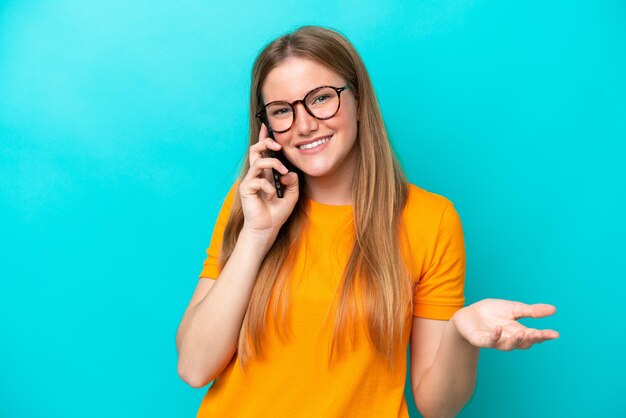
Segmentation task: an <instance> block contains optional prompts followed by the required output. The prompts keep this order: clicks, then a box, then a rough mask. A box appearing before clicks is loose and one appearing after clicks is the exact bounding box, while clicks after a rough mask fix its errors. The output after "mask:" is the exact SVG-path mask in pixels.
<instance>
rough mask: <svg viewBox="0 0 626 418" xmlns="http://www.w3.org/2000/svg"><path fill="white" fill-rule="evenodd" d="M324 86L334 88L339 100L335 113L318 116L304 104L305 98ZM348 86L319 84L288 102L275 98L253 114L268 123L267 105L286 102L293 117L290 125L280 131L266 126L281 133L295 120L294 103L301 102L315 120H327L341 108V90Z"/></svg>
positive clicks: (348, 86)
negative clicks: (322, 116) (302, 95)
mask: <svg viewBox="0 0 626 418" xmlns="http://www.w3.org/2000/svg"><path fill="white" fill-rule="evenodd" d="M325 88H331V89H333V90H335V91H336V92H337V100H338V101H339V103H338V104H337V110H335V113H333V114H332V115H330V116H328V117H326V118H318V117H317V116H315V115H314V114H313V112H312V111H311V109H309V107H308V106H307V105H306V98H307V97H309V95H311V94H313V93H315V92H317V91H319V90H321V89H325ZM349 88H350V84H346V85H345V86H343V87H334V86H320V87H316V88H314V89H313V90H311V91H310V92H308V93H307V94H305V95H304V97H303V98H302V99H300V100H294V101H293V102H291V103H289V102H288V101H285V100H275V101H273V102H269V103H267V104H266V105H265V106H263V108H262V109H261V110H259V111H258V112H257V113H256V115H255V116H256V117H257V119H259V120H260V121H261V122H264V123H265V124H266V125H269V122H268V120H269V119H268V117H267V107H268V106H270V105H274V104H277V103H281V104H286V105H288V106H289V107H291V110H292V115H293V117H292V119H291V125H289V128H287V129H284V130H282V131H277V130H274V129H271V127H270V126H267V128H268V129H270V130H271V131H272V132H276V133H278V134H280V133H283V132H287V131H288V130H290V129H291V128H292V127H293V124H294V123H295V122H296V105H297V104H298V103H302V107H304V110H306V112H307V113H308V114H309V115H311V116H313V117H314V118H315V119H317V120H328V119H330V118H332V117H334V116H335V115H336V114H337V112H339V109H340V108H341V92H342V91H344V90H347V89H349Z"/></svg>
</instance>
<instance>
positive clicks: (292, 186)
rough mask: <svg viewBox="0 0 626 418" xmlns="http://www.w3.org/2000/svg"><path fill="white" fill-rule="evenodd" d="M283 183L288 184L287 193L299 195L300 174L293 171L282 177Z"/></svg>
mask: <svg viewBox="0 0 626 418" xmlns="http://www.w3.org/2000/svg"><path fill="white" fill-rule="evenodd" d="M281 181H282V183H283V184H284V185H285V186H286V190H285V194H286V195H294V194H295V195H296V196H297V195H298V192H299V190H298V181H299V179H298V174H296V173H295V172H293V171H291V172H289V173H287V174H285V175H284V176H282V178H281Z"/></svg>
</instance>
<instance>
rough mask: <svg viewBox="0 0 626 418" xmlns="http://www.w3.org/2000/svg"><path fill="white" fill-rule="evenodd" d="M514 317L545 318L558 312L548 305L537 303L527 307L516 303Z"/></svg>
mask: <svg viewBox="0 0 626 418" xmlns="http://www.w3.org/2000/svg"><path fill="white" fill-rule="evenodd" d="M514 303H515V305H514V306H513V315H514V317H515V319H518V318H543V317H545V316H549V315H552V314H554V313H555V312H556V307H554V306H553V305H549V304H547V303H535V304H533V305H527V304H525V303H522V302H514Z"/></svg>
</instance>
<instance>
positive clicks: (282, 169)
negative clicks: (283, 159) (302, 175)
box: [280, 165, 289, 174]
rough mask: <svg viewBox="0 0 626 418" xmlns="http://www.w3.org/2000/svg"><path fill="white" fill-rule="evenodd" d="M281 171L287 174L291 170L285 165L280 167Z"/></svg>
mask: <svg viewBox="0 0 626 418" xmlns="http://www.w3.org/2000/svg"><path fill="white" fill-rule="evenodd" d="M280 172H281V173H283V174H287V173H288V172H289V170H287V167H285V166H284V165H283V166H281V167H280Z"/></svg>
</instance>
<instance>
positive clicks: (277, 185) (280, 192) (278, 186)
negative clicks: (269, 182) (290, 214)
mask: <svg viewBox="0 0 626 418" xmlns="http://www.w3.org/2000/svg"><path fill="white" fill-rule="evenodd" d="M265 126H267V136H269V137H270V138H272V140H274V141H276V139H275V138H274V131H272V129H271V128H270V127H269V125H268V124H267V123H266V124H265ZM267 155H268V156H269V157H270V158H277V159H278V160H280V162H281V163H283V165H284V166H285V167H287V169H289V165H288V164H285V160H287V159H286V158H285V156H284V154H283V153H282V152H280V151H279V152H276V151H274V150H271V149H268V150H267ZM281 176H282V174H280V173H279V172H278V170H276V169H275V168H272V177H273V179H274V187H275V188H276V194H277V195H278V197H280V198H281V199H282V197H283V196H284V195H285V186H283V184H282V183H281V182H280V177H281Z"/></svg>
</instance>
